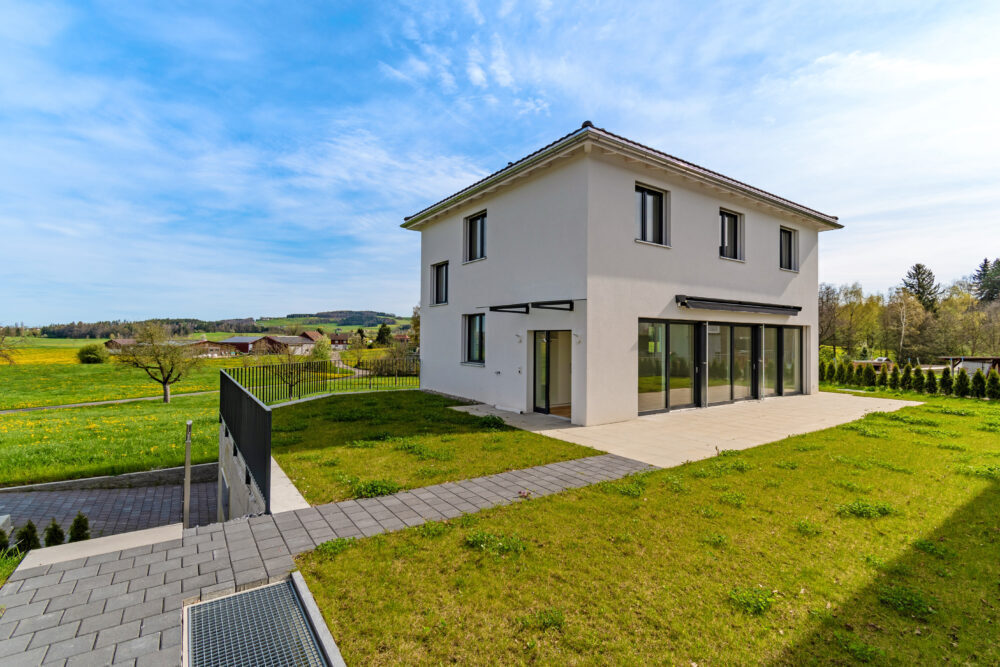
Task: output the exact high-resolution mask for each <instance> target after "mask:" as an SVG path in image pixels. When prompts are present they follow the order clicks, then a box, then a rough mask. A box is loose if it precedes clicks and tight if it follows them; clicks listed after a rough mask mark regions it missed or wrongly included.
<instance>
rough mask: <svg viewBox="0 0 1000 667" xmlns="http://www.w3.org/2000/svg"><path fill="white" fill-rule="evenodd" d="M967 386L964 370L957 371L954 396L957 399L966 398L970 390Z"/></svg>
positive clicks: (967, 375)
mask: <svg viewBox="0 0 1000 667" xmlns="http://www.w3.org/2000/svg"><path fill="white" fill-rule="evenodd" d="M969 384H970V383H969V374H968V373H966V372H965V369H964V368H963V369H961V370H959V371H958V375H957V376H956V377H955V395H956V396H958V397H959V398H965V397H966V396H968V395H969V391H970V390H971V387H970V386H969Z"/></svg>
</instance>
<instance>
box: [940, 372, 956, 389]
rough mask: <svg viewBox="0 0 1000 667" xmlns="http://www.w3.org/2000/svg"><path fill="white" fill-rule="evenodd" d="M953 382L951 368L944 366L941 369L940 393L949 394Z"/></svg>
mask: <svg viewBox="0 0 1000 667" xmlns="http://www.w3.org/2000/svg"><path fill="white" fill-rule="evenodd" d="M953 387H954V383H953V382H952V377H951V369H950V368H948V367H947V366H945V369H944V370H943V371H941V393H942V394H944V395H945V396H950V395H951V392H952V389H953Z"/></svg>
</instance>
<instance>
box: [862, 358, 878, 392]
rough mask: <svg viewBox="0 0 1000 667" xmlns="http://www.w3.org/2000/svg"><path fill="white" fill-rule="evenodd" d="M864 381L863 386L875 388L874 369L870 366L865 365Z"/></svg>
mask: <svg viewBox="0 0 1000 667" xmlns="http://www.w3.org/2000/svg"><path fill="white" fill-rule="evenodd" d="M864 380H865V386H866V387H874V386H875V381H876V377H875V368H874V366H872V365H871V364H865V370H864Z"/></svg>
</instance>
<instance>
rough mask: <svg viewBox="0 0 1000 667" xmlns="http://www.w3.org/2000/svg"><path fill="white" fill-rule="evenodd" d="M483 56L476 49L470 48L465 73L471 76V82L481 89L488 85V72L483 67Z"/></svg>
mask: <svg viewBox="0 0 1000 667" xmlns="http://www.w3.org/2000/svg"><path fill="white" fill-rule="evenodd" d="M482 63H483V54H482V53H481V52H480V51H479V49H478V48H476V47H474V46H473V47H470V48H469V62H468V64H467V65H466V66H465V73H466V74H467V75H468V76H469V81H471V82H472V84H473V85H475V86H479V87H480V88H482V87H484V86H485V85H486V72H485V71H484V70H483V67H482Z"/></svg>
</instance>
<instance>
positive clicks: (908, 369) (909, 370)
mask: <svg viewBox="0 0 1000 667" xmlns="http://www.w3.org/2000/svg"><path fill="white" fill-rule="evenodd" d="M912 385H913V367H912V366H910V364H906V365H905V366H903V374H902V375H901V376H900V378H899V388H900V389H902V390H904V391H909V389H910V387H911V386H912Z"/></svg>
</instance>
